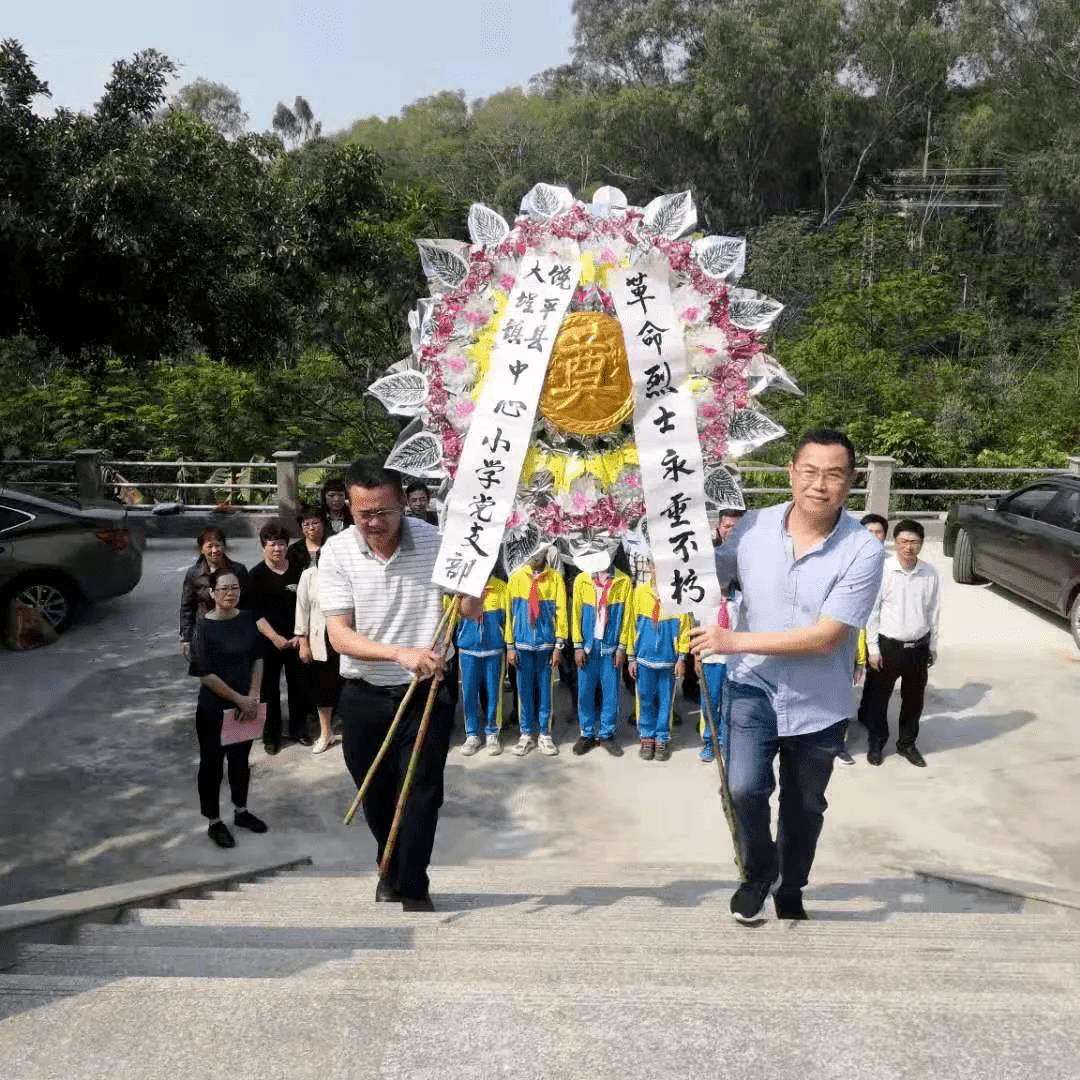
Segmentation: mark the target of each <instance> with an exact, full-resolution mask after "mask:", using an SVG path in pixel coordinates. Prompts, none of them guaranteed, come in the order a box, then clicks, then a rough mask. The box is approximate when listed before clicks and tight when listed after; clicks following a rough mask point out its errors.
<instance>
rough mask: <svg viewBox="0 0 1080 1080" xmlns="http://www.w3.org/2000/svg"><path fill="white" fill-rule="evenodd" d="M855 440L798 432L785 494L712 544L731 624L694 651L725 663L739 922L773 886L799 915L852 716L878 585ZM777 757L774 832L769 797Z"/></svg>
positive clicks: (700, 634) (778, 902)
mask: <svg viewBox="0 0 1080 1080" xmlns="http://www.w3.org/2000/svg"><path fill="white" fill-rule="evenodd" d="M854 469H855V450H854V448H853V447H852V445H851V442H850V441H849V440H848V438H847V437H846V436H845V435H842V434H841V433H840V432H837V431H830V430H827V429H824V428H822V429H817V430H814V431H809V432H807V433H806V435H804V436H803V438H802V439H801V441H800V442H799V445H798V446H797V447H796V449H795V453H794V455H793V458H792V461H791V464H790V465H789V466H788V474H789V476H790V478H791V501H790V502H788V503H784V504H783V505H782V506H771V507H768V508H767V509H765V510H753V511H751V512H750V513H748V514H747V515H746V516H745V517H744V518H743V519H742V521H741V522H740V523H739V525H738V526H737V528H736V529H735V531H734V532H733V533H732V535H731V537H730V538H729V539H728V540H727V542H726V543H725V544H724V545H723V546H722V547H720V548H717V550H716V565H717V572H718V574H719V577H720V581H721V583H723V582H726V581H729V580H731V579H732V578H733V577H737V578H738V579H739V581H740V582H741V583H742V589H743V604H742V609H741V611H740V615H739V624H738V626H737V628H736V629H734V630H727V629H724V628H722V627H719V626H711V627H701V628H699V629H697V630H695V631H694V633H693V645H692V651H693V652H694V653H696V654H697V655H698V656H707V655H709V654H710V653H723V654H737V655H734V656H732V657H731V659H730V660H729V662H728V672H729V675H728V678H729V686H728V688H727V689H728V693H727V695H726V697H727V702H726V707H727V727H728V753H727V770H728V786H729V788H730V791H731V801H732V807H733V810H734V814H735V823H736V832H737V834H738V835H737V837H736V842H737V843H738V845H739V849H740V854H741V856H742V864H743V876H744V880H743V882H742V884H741V885H740V886H739V888H738V889H737V890H736V891H735V893H734V895H733V896H732V898H731V913H732V914H733V915H734V916H735V918H736V919H738V920H740V921H741V922H752V921H754V920H755V919H757V918H759V917H760V915H761V913H762V910H763V909H764V906H765V901H766V899H767V898H768V895H769V893H770V892H771V891H772V888H773V886H774V885H775V884H776V883H777V882H779V883H780V887H779V888H778V889H777V891H776V894H775V896H774V903H775V906H776V914H777V917H778V918H781V919H805V918H806V911H805V910H804V908H803V903H802V890H803V887H804V886H805V885H806V882H807V880H808V879H809V875H810V867H811V864H812V863H813V861H814V851H815V849H816V847H817V840H818V836H819V835H820V833H821V826H822V822H823V820H824V814H825V807H826V805H827V803H826V802H825V788H826V787H827V786H828V783H829V777H830V776H831V775H832V768H833V761H834V759H835V757H836V755H837V753H838V752H839V751H840V749H841V747H842V745H843V738H844V724H845V721H847V720H848V719H849V718H850V717H851V715H852V713H853V712H854V701H853V691H852V686H851V672H852V668H853V665H854V661H855V645H856V640H857V638H858V633H859V629H860V628H861V627H862V626H864V625H865V624H866V620H867V618H868V617H869V615H870V611H871V608H872V607H873V605H874V599H875V597H876V596H877V591H878V587H879V585H880V583H881V569H882V563H883V561H884V557H885V553H884V549H883V548H882V546H881V543H880V541H878V540H876V539H875V538H874V537H873V536H872V535H871V534H870V533H869V532H867V530H866V529H864V528H862V527H861V526H860V525H859V523H858V522H857V521H856V520H855V519H854V518H852V517H850V516H849V515H848V514H847V513H846V512H845V509H844V507H845V504H846V502H847V498H848V493H849V491H850V490H851V482H852V479H853V477H854ZM777 756H779V758H780V811H779V818H778V825H777V836H776V840H775V841H774V840H773V837H772V830H771V821H770V812H769V796H770V795H771V793H772V791H773V788H774V787H775V780H774V777H773V759H774V758H776V757H777Z"/></svg>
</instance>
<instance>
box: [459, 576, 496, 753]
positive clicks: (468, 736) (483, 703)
mask: <svg viewBox="0 0 1080 1080" xmlns="http://www.w3.org/2000/svg"><path fill="white" fill-rule="evenodd" d="M481 603H482V605H483V610H482V611H481V613H480V616H479V618H476V619H461V620H460V621H459V622H458V625H457V630H455V632H454V642H455V644H456V646H457V652H458V656H459V657H460V662H461V707H462V711H463V712H464V713H465V742H464V743H462V744H461V752H462V754H464V755H465V756H466V757H471V756H472V755H473V754H475V753H476V752H477V751H478V750H479V749H480V747H481V746H483V745H486V746H487V752H488V753H489V754H490V755H491V756H492V757H494V756H496V755H497V754H501V753H502V745H501V743H500V742H499V730H500V729H501V727H502V696H503V695H502V688H503V679H504V678H505V677H506V645H505V641H506V582H505V581H503V580H502V578H499V577H496V576H495V575H492V576H491V577H490V578H488V582H487V584H486V585H485V586H484V593H483V596H482V597H481ZM481 719H483V727H484V740H483V741H481V738H480V726H481Z"/></svg>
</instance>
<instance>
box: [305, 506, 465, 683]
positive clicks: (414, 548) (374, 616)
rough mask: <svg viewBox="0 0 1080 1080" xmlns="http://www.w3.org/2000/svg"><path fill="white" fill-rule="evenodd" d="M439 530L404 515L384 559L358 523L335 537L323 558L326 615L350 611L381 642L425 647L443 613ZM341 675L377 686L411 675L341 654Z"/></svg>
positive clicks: (322, 589)
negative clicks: (437, 580) (436, 579)
mask: <svg viewBox="0 0 1080 1080" xmlns="http://www.w3.org/2000/svg"><path fill="white" fill-rule="evenodd" d="M438 553H439V531H438V529H436V528H435V527H434V526H432V525H429V524H427V522H425V521H421V520H419V519H418V518H407V517H403V518H402V519H401V542H400V543H399V544H398V548H397V550H396V551H395V552H394V554H393V555H391V556H390V558H389V559H388V560H387V561H386V562H383V561H382V560H381V559H378V558H377V557H376V556H375V554H374V553H373V552H372V551H371V549H370V548H369V547H368V546H367V543H366V542H365V540H364V538H363V536H362V535H361V533H360V530H359V529H358V528H356V526H355V525H354V526H352V527H351V528H348V529H345V530H344V531H343V532H340V533H338V534H337V536H332V537H331V538H330V539H329V540H327V542H326V543H325V545H324V546H323V549H322V555H320V557H319V606H320V607H321V608H322V613H323V614H324V615H351V616H352V617H353V627H354V628H355V629H356V630H357V631H358V632H359V633H361V634H363V635H364V637H366V638H370V639H371V640H372V641H377V642H379V643H380V644H382V645H402V646H405V647H406V648H412V649H426V648H428V647H429V646H430V645H431V640H432V638H433V637H434V636H435V631H436V630H437V629H438V625H439V620H440V618H441V617H442V610H443V605H442V598H443V590H442V588H441V586H439V585H434V584H432V581H431V575H432V573H433V572H434V570H435V560H436V556H437V555H438ZM341 674H342V675H343V676H344V677H345V678H346V679H364V680H365V681H366V682H369V683H372V684H373V685H375V686H400V685H402V684H404V683H407V682H409V681H410V679H411V678H412V676H411V674H410V672H409V671H408V670H407V669H406V668H403V667H402V666H401V665H400V664H394V663H390V662H386V661H378V660H357V659H356V658H355V657H352V656H345V655H342V657H341Z"/></svg>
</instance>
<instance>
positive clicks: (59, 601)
mask: <svg viewBox="0 0 1080 1080" xmlns="http://www.w3.org/2000/svg"><path fill="white" fill-rule="evenodd" d="M11 597H12V599H14V600H15V601H16V602H17V603H20V604H25V605H26V606H27V607H31V608H34V609H35V610H36V611H37V612H39V613H40V615H41V617H42V618H43V619H44V620H45V621H46V622H47V623H48V624H49V625H50V626H51V627H52V628H53V629H54V630H55V631H56V632H57V633H58V634H62V633H63V632H64V631H65V630H66V629H67V628H68V626H70V625H71V620H72V617H73V616H74V614H75V603H76V601H77V599H78V597H77V595H76V593H75V590H74V588H73V587H72V586H71V585H69V584H67V583H66V582H64V581H60V580H58V579H57V578H48V577H38V578H30V579H29V580H27V581H24V582H22V583H21V584H20V585H19V586H18V587H17V588H16V589H15V591H14V592H13V593H12V594H11Z"/></svg>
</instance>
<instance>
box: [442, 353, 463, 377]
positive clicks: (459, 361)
mask: <svg viewBox="0 0 1080 1080" xmlns="http://www.w3.org/2000/svg"><path fill="white" fill-rule="evenodd" d="M446 366H447V367H448V368H449V369H450V370H451V371H456V372H457V373H458V374H459V375H460V374H461V372H463V371H464V370H465V360H464V358H463V357H461V356H448V357H447V358H446Z"/></svg>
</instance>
